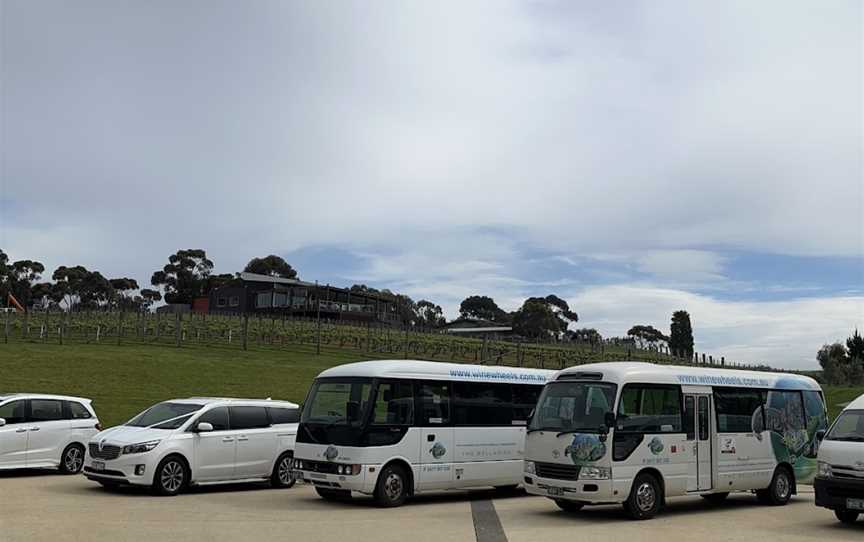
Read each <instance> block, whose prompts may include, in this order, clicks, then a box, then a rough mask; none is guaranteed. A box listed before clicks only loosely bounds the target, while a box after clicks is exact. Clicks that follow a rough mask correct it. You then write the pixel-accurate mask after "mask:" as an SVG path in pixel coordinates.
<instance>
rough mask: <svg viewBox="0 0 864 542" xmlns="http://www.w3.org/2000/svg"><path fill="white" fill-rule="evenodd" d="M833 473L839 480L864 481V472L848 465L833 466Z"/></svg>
mask: <svg viewBox="0 0 864 542" xmlns="http://www.w3.org/2000/svg"><path fill="white" fill-rule="evenodd" d="M831 471H832V473H833V474H834V476H835V477H837V478H851V479H853V480H864V471H861V470H858V469H856V468H855V467H850V466H848V465H831Z"/></svg>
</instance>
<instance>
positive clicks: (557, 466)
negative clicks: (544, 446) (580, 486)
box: [534, 463, 580, 480]
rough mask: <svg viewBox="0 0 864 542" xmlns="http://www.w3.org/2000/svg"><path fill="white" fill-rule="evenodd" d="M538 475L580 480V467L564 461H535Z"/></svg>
mask: <svg viewBox="0 0 864 542" xmlns="http://www.w3.org/2000/svg"><path fill="white" fill-rule="evenodd" d="M534 468H535V469H537V476H539V477H540V478H554V479H556V480H578V479H579V470H580V467H579V466H577V465H565V464H563V463H534Z"/></svg>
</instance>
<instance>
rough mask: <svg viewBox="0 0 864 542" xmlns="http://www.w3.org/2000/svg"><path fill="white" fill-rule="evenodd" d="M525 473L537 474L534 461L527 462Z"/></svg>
mask: <svg viewBox="0 0 864 542" xmlns="http://www.w3.org/2000/svg"><path fill="white" fill-rule="evenodd" d="M525 472H527V473H528V474H537V470H536V469H535V468H534V462H533V461H526V462H525Z"/></svg>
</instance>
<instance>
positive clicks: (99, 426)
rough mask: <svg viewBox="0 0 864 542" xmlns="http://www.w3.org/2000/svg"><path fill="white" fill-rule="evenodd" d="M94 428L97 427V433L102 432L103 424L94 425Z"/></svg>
mask: <svg viewBox="0 0 864 542" xmlns="http://www.w3.org/2000/svg"><path fill="white" fill-rule="evenodd" d="M93 427H95V428H96V430H97V431H101V430H102V424H101V423H97V424H96V425H94V426H93Z"/></svg>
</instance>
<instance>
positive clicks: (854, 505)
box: [846, 499, 864, 511]
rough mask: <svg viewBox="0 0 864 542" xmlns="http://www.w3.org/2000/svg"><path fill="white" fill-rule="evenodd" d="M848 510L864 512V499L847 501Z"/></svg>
mask: <svg viewBox="0 0 864 542" xmlns="http://www.w3.org/2000/svg"><path fill="white" fill-rule="evenodd" d="M846 508H848V509H849V510H862V511H864V499H846Z"/></svg>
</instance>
